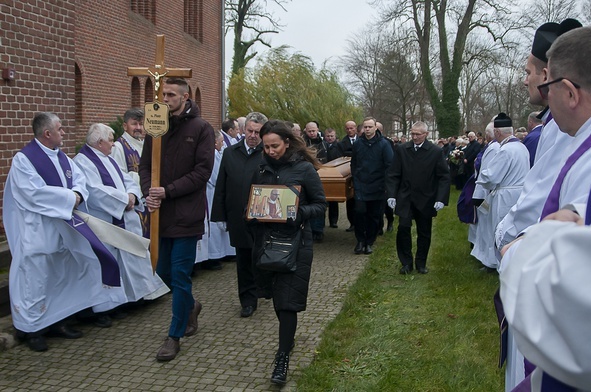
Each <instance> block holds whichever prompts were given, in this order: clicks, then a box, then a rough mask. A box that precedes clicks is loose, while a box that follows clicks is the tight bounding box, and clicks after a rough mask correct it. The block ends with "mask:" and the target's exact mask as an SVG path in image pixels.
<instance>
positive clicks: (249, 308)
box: [240, 306, 257, 317]
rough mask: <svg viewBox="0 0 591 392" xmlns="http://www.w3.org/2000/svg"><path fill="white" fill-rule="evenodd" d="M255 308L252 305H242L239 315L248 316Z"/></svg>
mask: <svg viewBox="0 0 591 392" xmlns="http://www.w3.org/2000/svg"><path fill="white" fill-rule="evenodd" d="M256 309H257V308H255V307H254V306H243V307H242V310H240V317H250V316H252V314H253V313H254V311H255V310H256Z"/></svg>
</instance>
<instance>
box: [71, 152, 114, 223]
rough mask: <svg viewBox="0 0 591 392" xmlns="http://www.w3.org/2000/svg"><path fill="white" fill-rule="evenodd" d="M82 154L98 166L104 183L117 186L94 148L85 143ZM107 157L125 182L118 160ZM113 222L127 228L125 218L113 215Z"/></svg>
mask: <svg viewBox="0 0 591 392" xmlns="http://www.w3.org/2000/svg"><path fill="white" fill-rule="evenodd" d="M80 154H82V155H84V156H85V157H87V158H88V159H90V161H91V162H92V163H93V164H94V166H96V168H97V169H98V172H99V175H100V176H101V180H102V181H103V185H106V186H110V187H112V188H117V187H116V186H115V182H114V181H113V179H112V178H111V175H110V174H109V171H108V170H107V168H106V167H105V165H104V164H103V161H101V159H100V158H99V157H98V156H97V155H96V153H95V152H94V151H92V148H90V147H89V146H88V144H85V145H84V146H83V147H82V148H81V149H80ZM107 158H109V160H110V161H111V164H112V165H113V167H115V170H116V171H117V174H119V178H120V179H121V182H122V183H123V184H125V180H124V179H123V174H122V173H121V169H119V166H118V165H117V162H115V160H114V159H113V158H111V157H107ZM112 223H113V224H114V225H115V226H119V227H121V228H122V229H125V221H124V220H123V219H117V218H115V217H112Z"/></svg>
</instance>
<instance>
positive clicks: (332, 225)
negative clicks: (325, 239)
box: [330, 223, 339, 229]
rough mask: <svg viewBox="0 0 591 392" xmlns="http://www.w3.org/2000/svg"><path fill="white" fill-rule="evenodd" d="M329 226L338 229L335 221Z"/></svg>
mask: <svg viewBox="0 0 591 392" xmlns="http://www.w3.org/2000/svg"><path fill="white" fill-rule="evenodd" d="M330 227H332V228H333V229H338V228H339V225H337V224H336V223H331V224H330Z"/></svg>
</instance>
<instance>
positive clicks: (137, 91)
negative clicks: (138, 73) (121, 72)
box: [131, 76, 142, 108]
mask: <svg viewBox="0 0 591 392" xmlns="http://www.w3.org/2000/svg"><path fill="white" fill-rule="evenodd" d="M141 102H142V96H141V88H140V81H139V79H138V78H137V77H135V76H134V77H133V79H131V107H132V108H137V107H140V105H141Z"/></svg>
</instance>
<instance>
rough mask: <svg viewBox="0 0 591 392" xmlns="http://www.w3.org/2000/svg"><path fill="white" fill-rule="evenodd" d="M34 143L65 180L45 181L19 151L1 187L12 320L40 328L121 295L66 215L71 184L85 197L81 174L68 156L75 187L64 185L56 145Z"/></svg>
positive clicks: (69, 209) (31, 329) (69, 210)
mask: <svg viewBox="0 0 591 392" xmlns="http://www.w3.org/2000/svg"><path fill="white" fill-rule="evenodd" d="M35 142H37V141H35ZM37 143H38V142H37ZM38 144H39V146H40V147H41V149H42V150H43V152H45V154H47V156H48V157H49V158H50V160H51V162H52V163H53V164H54V166H55V167H56V170H57V172H58V174H59V176H60V178H61V180H62V183H63V184H64V186H63V187H56V186H49V185H47V184H46V183H45V181H44V180H43V178H42V177H41V176H40V175H39V174H38V173H37V171H36V170H35V167H34V166H33V164H32V163H31V161H29V159H28V158H27V157H26V156H25V155H24V154H23V153H20V152H19V153H17V154H16V155H15V156H14V158H13V160H12V165H11V168H10V172H9V173H8V178H7V180H6V185H5V188H4V205H3V221H4V227H5V229H6V237H7V238H8V244H9V246H10V252H11V254H12V262H11V265H10V277H9V279H10V281H9V287H10V303H11V311H12V320H13V324H14V326H15V327H16V328H17V329H19V330H21V331H24V332H36V331H39V330H41V329H43V328H45V327H48V326H50V325H52V324H54V323H56V322H58V321H60V320H63V319H64V318H66V317H68V316H70V315H72V314H74V313H76V312H78V311H80V310H83V309H86V308H89V307H93V306H100V305H101V304H102V303H109V302H111V301H112V300H114V299H115V300H117V299H119V298H124V293H123V289H122V288H121V287H108V286H103V284H102V281H101V268H100V264H99V261H98V259H97V257H96V256H95V254H94V252H93V251H92V248H91V246H90V244H89V242H88V241H87V240H86V239H85V238H84V237H83V236H82V235H81V234H79V233H78V232H77V231H76V230H74V229H73V228H72V227H70V226H69V225H68V224H67V223H66V222H65V221H64V220H69V219H71V218H72V209H73V208H74V204H75V203H76V196H75V194H74V192H73V190H75V191H77V192H79V193H80V194H81V195H82V197H83V198H84V199H85V200H87V199H88V192H87V190H86V179H85V177H84V174H82V173H81V171H80V170H79V169H78V167H77V166H76V164H75V163H74V162H73V161H72V160H71V159H69V158H68V161H69V163H70V166H71V168H72V182H73V189H72V190H70V189H68V188H67V187H66V179H65V177H64V174H63V171H62V169H61V167H60V165H59V162H58V156H57V154H58V150H50V149H48V148H46V147H44V146H43V145H41V143H38Z"/></svg>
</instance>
